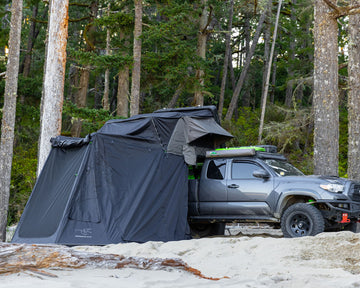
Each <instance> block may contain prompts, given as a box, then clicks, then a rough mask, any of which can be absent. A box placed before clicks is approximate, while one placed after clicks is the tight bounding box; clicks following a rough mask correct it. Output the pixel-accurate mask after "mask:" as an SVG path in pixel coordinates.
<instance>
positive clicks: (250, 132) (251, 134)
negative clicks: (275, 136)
mask: <svg viewBox="0 0 360 288" xmlns="http://www.w3.org/2000/svg"><path fill="white" fill-rule="evenodd" d="M238 114H239V117H238V119H237V120H236V121H235V122H231V123H223V126H224V127H225V128H226V129H228V131H229V132H230V133H231V134H232V135H233V136H234V138H233V139H232V140H231V141H229V142H227V145H228V146H229V147H238V146H249V145H256V144H257V140H258V133H259V132H258V131H259V130H258V129H259V117H260V113H259V111H258V110H256V111H253V110H252V109H251V108H249V107H242V108H239V111H238Z"/></svg>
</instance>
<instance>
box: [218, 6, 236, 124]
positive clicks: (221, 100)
mask: <svg viewBox="0 0 360 288" xmlns="http://www.w3.org/2000/svg"><path fill="white" fill-rule="evenodd" d="M229 4H230V7H229V20H228V21H229V22H228V28H227V33H226V36H225V56H224V68H223V75H222V79H221V88H220V97H219V110H218V113H219V119H220V120H221V119H222V112H223V108H224V96H225V87H226V80H227V72H228V66H229V55H230V54H231V45H230V44H231V43H230V42H231V30H232V20H233V14H234V13H233V12H234V0H229Z"/></svg>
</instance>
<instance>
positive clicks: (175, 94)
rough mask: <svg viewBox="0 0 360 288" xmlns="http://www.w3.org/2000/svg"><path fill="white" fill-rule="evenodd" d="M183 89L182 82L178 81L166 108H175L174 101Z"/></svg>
mask: <svg viewBox="0 0 360 288" xmlns="http://www.w3.org/2000/svg"><path fill="white" fill-rule="evenodd" d="M183 89H184V84H183V83H180V84H179V86H178V88H177V89H176V91H175V93H174V95H173V97H172V98H171V101H170V102H169V105H168V108H175V105H176V102H177V101H178V99H179V96H180V94H181V92H182V91H183Z"/></svg>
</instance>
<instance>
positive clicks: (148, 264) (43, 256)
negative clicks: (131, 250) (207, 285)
mask: <svg viewBox="0 0 360 288" xmlns="http://www.w3.org/2000/svg"><path fill="white" fill-rule="evenodd" d="M47 268H50V269H51V268H71V269H81V268H107V269H121V268H135V269H142V270H161V269H167V268H174V269H178V270H183V271H186V272H189V273H191V274H193V275H195V276H198V277H200V278H204V279H209V280H220V279H223V278H228V277H226V276H225V277H220V278H214V277H207V276H204V275H203V274H202V273H201V272H200V271H199V270H197V269H195V268H192V267H191V266H189V265H188V264H187V263H185V262H184V261H182V260H181V259H160V258H142V257H125V256H122V255H117V254H101V253H88V252H80V251H76V250H74V249H71V248H69V247H66V246H60V245H29V244H9V243H0V275H1V274H12V273H18V272H22V271H31V272H35V273H38V274H41V275H44V276H50V277H56V275H54V274H52V273H48V272H46V271H42V270H40V269H47Z"/></svg>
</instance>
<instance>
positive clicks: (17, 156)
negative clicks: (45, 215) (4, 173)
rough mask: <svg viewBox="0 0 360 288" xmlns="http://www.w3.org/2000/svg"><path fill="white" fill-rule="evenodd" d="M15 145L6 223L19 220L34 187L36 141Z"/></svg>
mask: <svg viewBox="0 0 360 288" xmlns="http://www.w3.org/2000/svg"><path fill="white" fill-rule="evenodd" d="M26 146H27V147H26V148H24V147H22V146H16V148H15V150H14V158H13V165H12V171H11V175H12V177H11V186H10V200H9V201H10V205H9V212H8V224H9V225H11V224H14V223H17V222H19V220H20V216H21V214H22V211H23V209H24V207H25V204H26V202H27V200H28V198H29V196H30V194H31V191H32V189H33V188H34V185H35V181H36V167H37V142H34V143H31V145H26Z"/></svg>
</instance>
